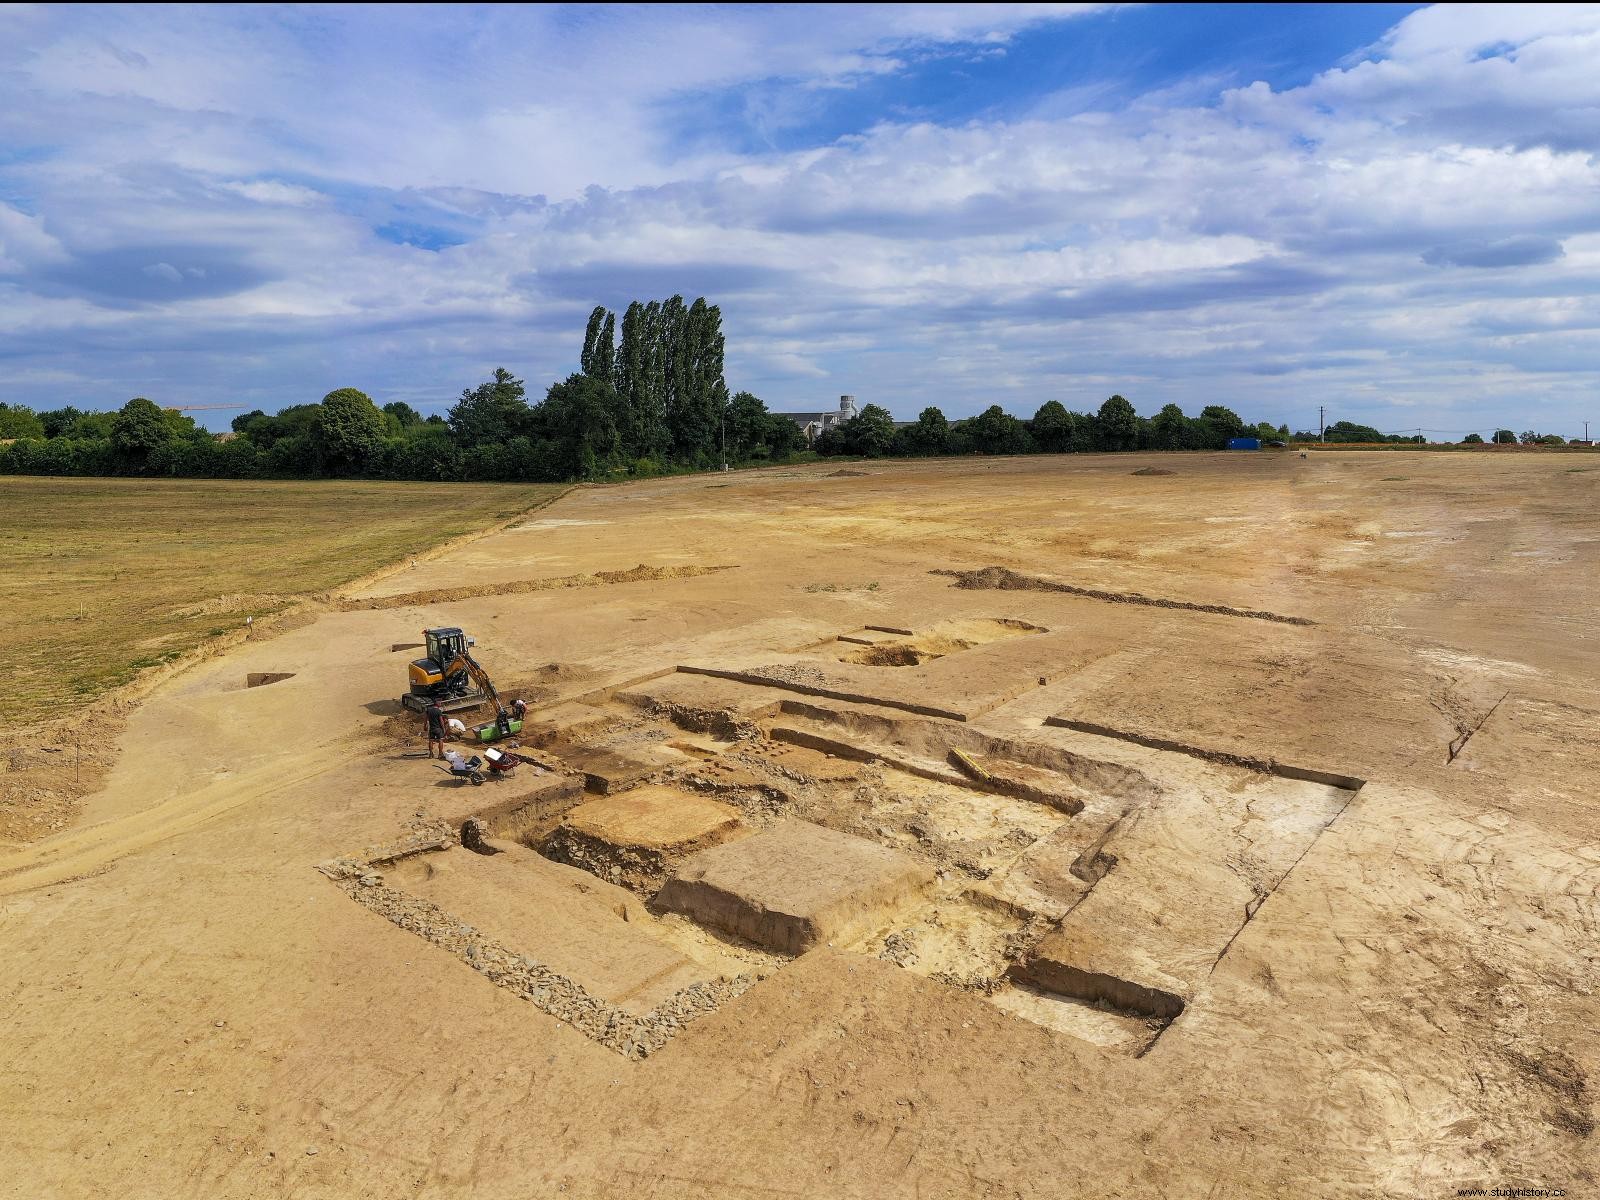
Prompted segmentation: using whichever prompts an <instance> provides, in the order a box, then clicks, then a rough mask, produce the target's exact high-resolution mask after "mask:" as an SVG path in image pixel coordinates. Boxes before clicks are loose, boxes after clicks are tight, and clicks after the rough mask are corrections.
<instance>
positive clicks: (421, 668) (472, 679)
mask: <svg viewBox="0 0 1600 1200" xmlns="http://www.w3.org/2000/svg"><path fill="white" fill-rule="evenodd" d="M422 636H423V639H424V645H425V647H426V652H425V653H424V655H423V657H421V658H418V659H413V660H412V662H411V664H410V665H409V667H408V668H407V674H408V676H409V677H410V681H411V687H410V690H408V691H407V692H406V694H405V695H404V696H401V697H400V703H401V704H403V705H404V706H405V707H407V708H409V709H414V710H415V711H417V712H421V711H423V709H425V708H427V707H428V705H429V704H430V703H433V702H437V703H438V705H439V707H440V708H442V709H443V710H444V711H445V712H455V711H456V710H458V709H462V708H476V707H477V706H478V705H479V704H482V703H483V702H484V701H485V700H488V701H489V703H491V704H493V705H494V720H493V721H492V722H491V723H489V724H487V725H480V726H477V727H476V728H475V729H474V730H473V732H474V733H475V735H476V736H477V738H478V740H479V741H484V742H492V741H494V740H496V739H497V738H503V737H510V736H511V735H512V734H513V733H516V732H517V731H518V730H520V729H521V728H522V719H521V715H520V714H517V715H513V714H511V713H509V712H507V711H506V708H505V706H504V705H503V704H501V703H500V693H498V692H497V691H495V688H494V681H493V680H492V679H490V678H489V672H487V671H485V670H484V669H483V664H482V663H480V662H479V661H478V660H477V659H475V658H473V657H472V647H473V646H475V645H477V639H476V638H470V637H468V636H467V635H466V633H465V632H464V631H463V630H461V629H458V628H454V627H452V628H448V629H424V630H423V631H422Z"/></svg>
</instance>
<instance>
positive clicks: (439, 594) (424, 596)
mask: <svg viewBox="0 0 1600 1200" xmlns="http://www.w3.org/2000/svg"><path fill="white" fill-rule="evenodd" d="M731 565H732V564H725V565H721V566H704V567H702V566H683V567H650V566H646V565H645V564H644V563H640V564H639V565H638V566H637V567H630V568H629V569H628V570H626V571H596V572H594V573H593V574H592V575H559V576H556V577H554V578H551V579H513V580H511V581H509V582H507V583H484V584H476V585H472V586H468V587H456V588H435V589H433V590H432V591H426V592H405V593H402V594H401V595H398V596H369V597H366V598H363V599H359V600H345V601H342V602H341V603H340V606H339V607H340V608H341V609H342V610H343V611H345V612H355V611H358V610H361V609H374V608H410V607H412V606H413V605H417V604H446V603H449V602H450V601H452V600H474V599H477V598H478V597H480V596H515V595H520V594H522V593H524V592H552V591H557V590H559V589H561V588H584V587H604V586H606V585H608V584H613V583H642V582H644V581H645V580H650V579H692V578H694V577H695V576H697V575H710V574H713V573H715V572H717V571H726V570H728V569H729V567H730V566H731Z"/></svg>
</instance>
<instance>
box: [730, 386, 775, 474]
mask: <svg viewBox="0 0 1600 1200" xmlns="http://www.w3.org/2000/svg"><path fill="white" fill-rule="evenodd" d="M724 429H725V430H726V433H727V444H728V461H729V462H744V461H746V460H747V459H750V458H752V457H755V454H756V449H757V447H760V448H761V449H762V450H767V451H770V440H771V436H772V418H771V416H770V415H769V414H768V412H767V406H766V405H765V404H763V403H762V402H761V400H760V398H759V397H757V396H754V395H752V394H751V393H749V392H735V393H734V395H733V399H731V400H729V401H728V408H727V412H726V415H725V417H724Z"/></svg>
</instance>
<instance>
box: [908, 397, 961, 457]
mask: <svg viewBox="0 0 1600 1200" xmlns="http://www.w3.org/2000/svg"><path fill="white" fill-rule="evenodd" d="M901 435H904V437H903V440H902V444H903V445H904V446H905V448H906V451H907V452H908V453H911V454H915V455H919V456H922V457H928V458H931V457H933V456H934V455H938V454H948V453H950V422H949V421H948V420H946V419H945V415H944V413H943V411H941V410H940V409H938V408H935V407H934V406H932V405H929V406H928V407H927V408H925V409H923V410H922V411H921V412H920V413H918V414H917V423H916V424H915V425H908V426H907V427H906V428H904V429H902V430H898V431H896V434H895V436H896V438H897V439H901Z"/></svg>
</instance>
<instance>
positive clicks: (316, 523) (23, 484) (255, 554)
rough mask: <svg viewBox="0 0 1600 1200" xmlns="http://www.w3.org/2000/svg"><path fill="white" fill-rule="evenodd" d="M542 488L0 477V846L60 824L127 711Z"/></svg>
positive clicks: (104, 765) (95, 774) (523, 507)
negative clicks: (1, 679)
mask: <svg viewBox="0 0 1600 1200" xmlns="http://www.w3.org/2000/svg"><path fill="white" fill-rule="evenodd" d="M561 490H562V489H561V488H559V487H553V486H549V485H543V484H467V485H457V484H438V485H430V484H422V485H417V484H394V483H369V482H348V481H341V482H334V481H318V482H314V483H305V482H265V481H259V480H194V479H41V478H26V479H22V478H11V479H0V512H3V513H4V514H5V518H4V520H3V521H0V558H3V560H4V561H5V563H6V571H5V574H4V575H3V576H0V613H4V619H3V620H0V660H3V661H4V662H6V664H7V668H6V672H7V675H6V679H7V684H6V695H5V722H4V725H3V726H0V763H3V764H4V766H5V767H6V768H7V769H5V770H3V771H0V841H3V842H23V841H29V840H31V839H33V838H36V837H39V836H41V835H43V834H46V833H50V832H52V831H55V830H59V829H62V828H65V827H66V826H67V825H68V824H69V823H70V822H71V821H72V819H73V817H74V815H75V813H76V809H77V803H78V801H79V799H80V798H81V797H82V796H83V795H84V794H85V793H86V792H88V791H93V790H94V789H95V788H97V787H99V786H100V785H101V784H102V783H103V782H104V778H105V772H106V770H107V769H108V768H109V765H110V763H111V762H112V761H113V759H114V758H115V754H114V747H112V746H111V745H109V744H108V741H109V739H110V737H111V735H114V734H115V733H116V732H117V731H118V730H119V729H120V725H119V724H118V721H117V717H118V714H119V713H120V712H121V711H122V709H123V708H124V707H126V705H127V703H128V702H130V701H134V700H137V699H138V698H139V697H140V696H142V695H143V693H144V692H146V691H147V690H149V687H150V686H152V685H154V684H156V683H159V681H160V680H161V679H162V678H164V677H165V676H166V675H168V674H170V673H172V671H173V670H175V669H181V668H182V667H183V666H184V665H185V664H186V663H187V661H188V660H189V659H191V658H193V657H194V656H196V655H197V654H205V653H209V652H215V651H221V650H225V649H227V648H228V647H229V646H231V645H233V644H236V643H237V642H240V641H243V640H245V639H246V638H247V637H260V636H268V635H269V634H270V633H272V632H275V631H278V630H281V629H283V628H286V627H290V626H293V625H295V624H298V623H302V622H303V621H304V620H306V619H307V617H308V613H309V611H310V610H312V609H314V608H315V604H314V603H311V604H308V600H310V599H311V598H313V597H315V596H317V595H318V594H319V593H321V592H324V591H326V590H327V589H329V588H333V587H336V586H338V585H341V584H346V583H349V582H351V581H353V580H356V579H359V578H361V577H363V576H365V575H367V574H368V573H369V572H373V571H376V570H379V569H382V568H384V567H386V566H390V565H393V564H397V563H398V565H400V566H401V567H404V566H405V565H406V560H407V559H408V558H410V557H413V556H416V555H419V554H420V555H423V556H426V555H427V553H428V552H429V551H431V550H432V549H434V548H435V547H437V546H439V545H440V544H442V543H449V542H450V541H451V540H452V539H455V538H458V537H461V536H463V535H470V534H472V533H474V532H476V531H480V530H482V529H484V527H485V526H492V525H493V524H495V523H496V522H500V523H503V522H504V521H506V520H508V519H512V518H516V517H520V516H523V515H524V514H526V513H528V512H529V511H531V510H532V509H534V508H536V507H537V506H538V505H540V504H542V503H545V502H547V501H548V500H550V499H552V498H554V497H555V496H557V495H559V494H560V492H561Z"/></svg>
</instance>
